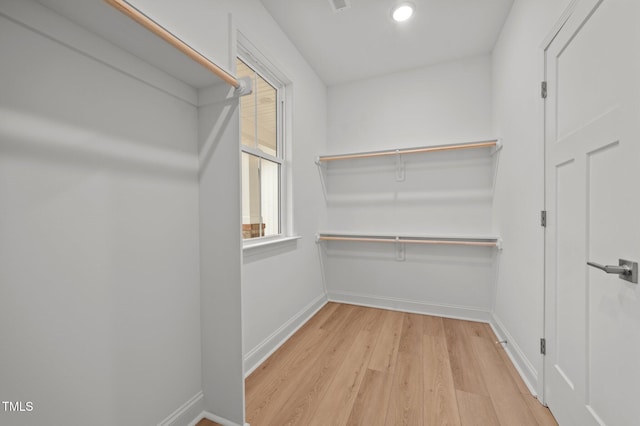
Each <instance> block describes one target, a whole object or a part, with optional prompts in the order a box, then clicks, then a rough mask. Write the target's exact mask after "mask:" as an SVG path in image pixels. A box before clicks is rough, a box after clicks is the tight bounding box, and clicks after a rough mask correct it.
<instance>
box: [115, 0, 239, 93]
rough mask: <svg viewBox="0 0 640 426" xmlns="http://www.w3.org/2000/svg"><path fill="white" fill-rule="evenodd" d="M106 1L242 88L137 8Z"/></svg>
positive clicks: (121, 0)
mask: <svg viewBox="0 0 640 426" xmlns="http://www.w3.org/2000/svg"><path fill="white" fill-rule="evenodd" d="M105 1H106V2H107V3H109V4H110V5H111V6H113V7H114V8H116V9H118V10H119V11H120V12H122V13H124V14H125V15H127V16H128V17H129V18H131V19H133V20H134V21H136V22H137V23H138V24H140V25H142V26H143V27H145V28H146V29H148V30H149V31H151V32H152V33H154V34H155V35H157V36H159V37H160V38H162V39H163V40H164V41H166V42H167V43H169V44H171V45H172V46H173V47H175V48H176V49H178V50H179V51H181V52H182V53H184V54H185V55H187V56H188V57H189V58H191V59H193V60H194V61H196V62H197V63H199V64H200V65H202V66H203V67H205V68H206V69H208V70H209V71H211V72H212V73H214V74H215V75H216V76H218V77H219V78H220V79H222V80H223V81H224V82H225V83H227V84H229V85H231V86H233V87H235V88H236V89H238V88H239V87H240V82H239V81H238V80H237V79H236V78H235V77H234V76H232V75H231V74H229V73H228V72H226V71H225V70H223V69H222V68H220V67H219V66H217V65H216V64H214V63H213V62H211V61H210V60H209V59H207V58H206V57H205V56H204V55H202V54H201V53H200V52H198V51H196V50H195V49H193V48H192V47H191V46H189V45H188V44H186V43H185V42H184V41H182V40H180V39H179V38H178V37H176V36H175V35H173V34H172V33H171V32H169V31H168V30H167V29H166V28H164V27H163V26H161V25H160V24H158V23H157V22H156V21H154V20H153V19H151V18H149V17H148V16H147V15H145V14H144V13H142V12H140V11H139V10H138V9H136V8H135V7H133V6H131V5H130V4H129V3H128V2H127V1H125V0H105Z"/></svg>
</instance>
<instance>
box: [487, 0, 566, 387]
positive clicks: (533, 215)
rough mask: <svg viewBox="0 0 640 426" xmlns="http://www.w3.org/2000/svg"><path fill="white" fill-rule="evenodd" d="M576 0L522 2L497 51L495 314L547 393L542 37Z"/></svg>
mask: <svg viewBox="0 0 640 426" xmlns="http://www.w3.org/2000/svg"><path fill="white" fill-rule="evenodd" d="M568 3H569V0H562V1H557V0H543V1H541V0H516V1H515V3H514V5H513V8H512V9H511V13H510V15H509V18H508V19H507V22H506V23H505V26H504V28H503V31H502V34H501V35H500V38H499V40H498V43H497V45H496V47H495V50H494V53H493V87H494V92H493V93H494V96H493V97H494V128H495V132H496V133H497V134H499V135H501V137H502V138H503V141H504V146H505V148H504V149H503V150H502V153H501V159H500V168H499V170H498V176H497V182H496V194H495V198H494V208H493V227H494V230H495V232H496V233H498V234H500V235H502V238H503V239H504V244H505V247H508V249H505V251H504V253H503V254H502V259H501V261H500V269H499V273H498V281H497V291H496V302H495V313H494V316H495V318H496V320H497V323H498V325H499V326H501V328H502V332H503V333H504V334H505V336H506V337H507V338H508V340H509V344H508V346H507V349H508V350H509V351H510V352H511V355H512V357H513V358H514V360H515V361H516V362H517V363H518V365H519V367H520V369H521V371H522V372H523V373H524V375H525V377H526V378H527V379H528V380H529V382H530V383H531V384H532V385H533V387H534V388H537V389H538V391H539V392H540V391H541V387H540V386H541V384H542V374H541V372H542V357H541V356H540V354H539V339H540V337H542V333H543V330H542V324H543V285H544V282H543V278H544V277H543V272H544V252H543V242H544V240H543V238H544V232H543V228H542V227H540V217H539V215H540V210H542V209H543V208H544V181H543V178H544V170H543V164H544V151H543V148H544V145H543V139H542V138H543V136H542V135H543V127H542V126H543V121H542V115H541V114H542V107H543V106H542V102H543V101H542V99H541V97H540V82H541V81H542V78H543V67H544V63H543V60H542V58H543V56H542V48H541V45H542V42H543V41H544V39H545V37H546V36H547V34H549V32H550V31H551V29H552V27H553V26H554V24H555V22H556V21H557V20H558V18H559V17H560V15H561V13H562V11H563V10H564V8H565V7H566V6H567V4H568Z"/></svg>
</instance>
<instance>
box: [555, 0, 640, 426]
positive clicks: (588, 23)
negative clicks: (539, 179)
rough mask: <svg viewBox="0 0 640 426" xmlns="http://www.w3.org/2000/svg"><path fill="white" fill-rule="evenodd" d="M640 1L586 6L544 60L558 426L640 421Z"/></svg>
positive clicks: (609, 0)
mask: <svg viewBox="0 0 640 426" xmlns="http://www.w3.org/2000/svg"><path fill="white" fill-rule="evenodd" d="M639 21H640V2H639V1H637V0H581V1H580V2H579V3H578V5H577V7H576V9H575V12H574V13H573V15H572V16H571V17H570V18H569V20H568V21H567V23H566V24H565V26H564V27H563V28H562V30H561V31H560V33H559V34H558V36H557V37H556V38H555V39H554V41H553V42H552V43H551V45H550V46H549V48H548V49H547V51H546V74H547V80H548V89H549V96H548V98H547V100H546V104H545V150H546V160H545V163H546V166H545V167H546V172H545V176H546V196H545V203H546V208H547V210H548V219H549V220H548V222H547V226H548V227H547V233H546V238H545V269H546V273H545V287H546V290H545V323H546V326H545V334H546V338H547V356H546V357H545V369H544V375H545V400H546V402H547V403H548V404H549V407H550V408H551V411H552V412H553V413H554V415H555V416H556V418H557V419H558V421H559V422H560V424H561V425H580V426H582V425H597V424H601V425H613V426H618V425H620V426H632V425H637V424H638V419H640V404H639V403H638V402H639V399H638V396H639V395H640V368H639V367H638V366H637V361H638V360H640V290H638V285H637V284H632V283H629V282H627V281H623V280H621V279H619V278H618V276H617V275H614V274H606V273H604V272H602V271H600V270H597V269H594V268H590V267H588V266H587V265H586V262H587V261H594V262H598V263H605V264H615V265H617V262H618V259H619V258H623V259H629V260H632V261H640V201H639V200H638V196H637V194H638V192H639V191H638V189H637V184H638V183H640V54H638V52H640V25H638V22H639Z"/></svg>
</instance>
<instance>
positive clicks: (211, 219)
mask: <svg viewBox="0 0 640 426" xmlns="http://www.w3.org/2000/svg"><path fill="white" fill-rule="evenodd" d="M222 89H223V90H226V91H228V92H231V93H229V94H228V96H227V99H225V100H224V101H221V102H217V103H213V104H210V105H203V106H201V107H200V108H199V111H198V112H199V114H198V116H199V139H200V246H201V277H202V278H201V311H202V325H201V327H202V375H203V377H202V386H203V392H204V406H205V409H206V410H207V411H208V412H211V413H214V414H215V415H217V416H221V417H222V418H224V419H227V420H230V421H233V422H235V423H236V424H239V425H243V424H244V375H243V369H242V322H241V321H242V315H241V302H242V301H241V286H240V274H241V263H240V250H241V242H240V159H239V151H238V140H239V137H240V135H239V128H240V127H239V121H238V120H239V114H238V98H237V97H234V96H233V95H232V91H231V90H230V89H229V88H228V87H226V86H225V87H223V88H222Z"/></svg>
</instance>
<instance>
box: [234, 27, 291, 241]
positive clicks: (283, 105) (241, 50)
mask: <svg viewBox="0 0 640 426" xmlns="http://www.w3.org/2000/svg"><path fill="white" fill-rule="evenodd" d="M237 46H238V50H237V53H236V57H237V58H239V59H240V60H242V61H243V62H244V63H245V64H247V65H248V66H249V67H250V68H251V69H253V70H254V71H255V72H256V73H257V74H259V75H260V77H262V78H263V79H264V80H265V81H266V82H267V83H269V84H270V85H272V86H273V87H275V88H276V93H277V112H276V114H277V120H278V121H277V123H276V135H277V136H276V137H277V148H276V152H277V153H278V154H279V155H277V156H273V155H271V154H268V153H266V152H264V151H262V150H260V149H258V148H255V147H250V146H247V145H243V144H242V143H241V141H240V143H239V145H240V156H242V153H245V152H246V153H247V154H251V155H254V156H256V157H258V158H263V159H265V160H268V161H272V162H274V163H277V164H279V168H280V177H279V200H278V203H279V213H280V217H279V233H278V234H277V235H269V236H264V237H256V238H248V239H243V240H242V243H243V248H245V249H249V248H254V247H262V246H265V245H271V244H272V243H278V242H284V241H291V240H293V239H297V238H299V237H297V236H294V235H293V232H292V230H293V226H292V223H291V216H292V215H291V214H290V211H291V205H292V203H291V199H290V195H289V194H290V188H291V183H290V176H289V163H290V159H289V156H288V151H289V149H288V147H289V145H290V140H289V139H288V134H289V132H288V131H287V130H288V128H289V121H290V120H289V118H290V115H291V114H290V103H291V96H290V85H291V82H290V80H289V79H288V78H287V77H286V76H285V75H284V74H283V73H282V72H281V71H280V70H279V69H278V68H277V67H276V66H275V65H274V64H273V63H272V61H270V60H269V59H267V57H266V56H265V55H263V54H262V52H260V51H259V50H258V49H257V48H256V47H255V46H254V45H253V44H252V43H251V42H249V41H248V40H247V39H246V37H244V36H243V35H242V33H240V32H238V43H237ZM234 66H235V63H234ZM248 96H252V95H248Z"/></svg>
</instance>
